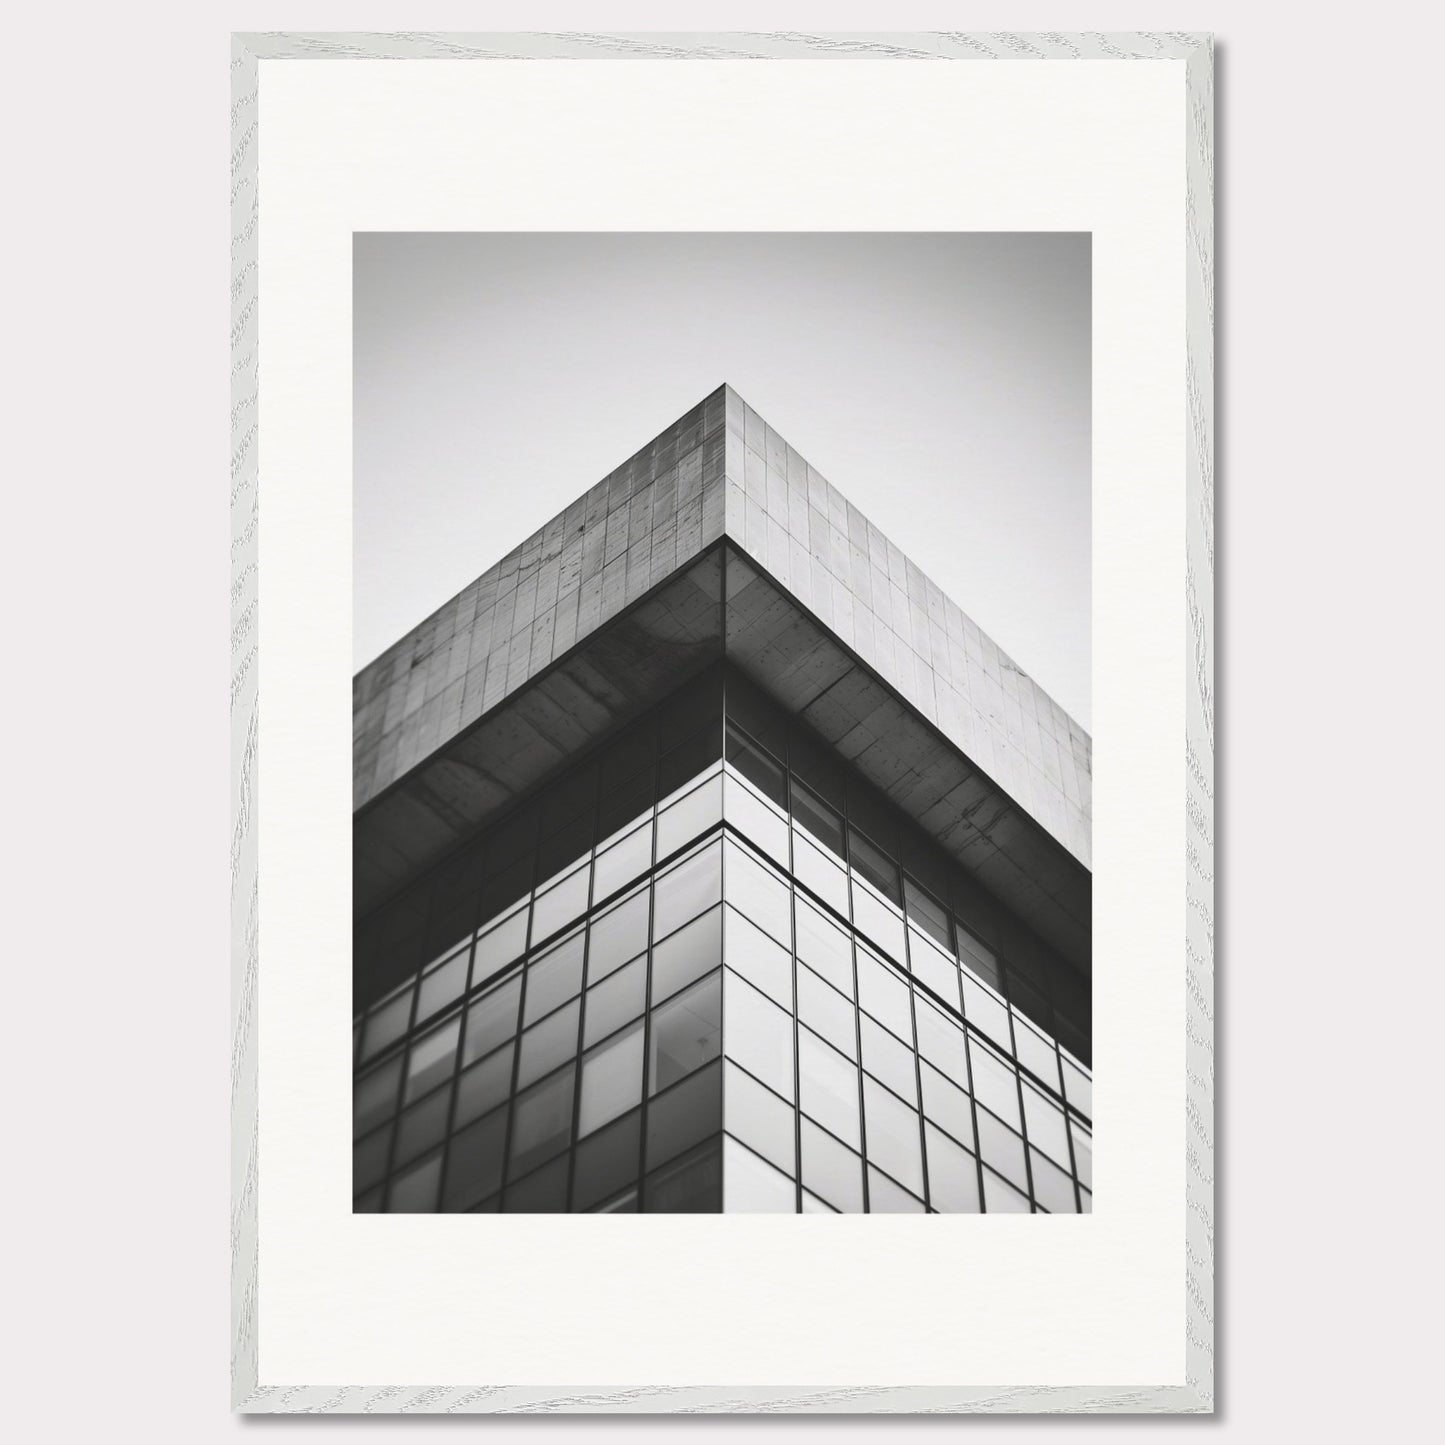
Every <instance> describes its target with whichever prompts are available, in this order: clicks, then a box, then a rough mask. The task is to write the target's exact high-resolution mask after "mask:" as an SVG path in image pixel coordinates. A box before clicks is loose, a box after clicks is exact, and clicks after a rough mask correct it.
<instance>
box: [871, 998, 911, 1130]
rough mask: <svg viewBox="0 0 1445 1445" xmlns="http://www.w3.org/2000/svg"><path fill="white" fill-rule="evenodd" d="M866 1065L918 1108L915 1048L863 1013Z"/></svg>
mask: <svg viewBox="0 0 1445 1445" xmlns="http://www.w3.org/2000/svg"><path fill="white" fill-rule="evenodd" d="M862 1034H863V1067H864V1068H865V1069H867V1070H868V1072H869V1073H870V1074H872V1075H873V1077H874V1078H875V1079H877V1080H878V1081H879V1082H880V1083H883V1084H887V1085H888V1087H889V1088H890V1089H892V1090H893V1092H894V1093H895V1094H897V1095H899V1096H900V1097H901V1098H902V1099H903V1100H904V1101H905V1102H906V1103H907V1104H908V1105H909V1107H910V1108H914V1109H916V1108H917V1107H918V1076H917V1074H916V1072H915V1068H916V1065H915V1063H914V1053H913V1050H912V1049H910V1048H909V1047H908V1045H907V1044H900V1043H899V1042H898V1040H897V1039H895V1038H894V1037H893V1035H892V1034H890V1033H889V1032H888V1030H887V1029H885V1028H880V1027H879V1026H878V1025H877V1024H875V1023H874V1022H873V1020H872V1019H870V1018H869V1017H868V1015H867V1014H864V1015H863V1019H862Z"/></svg>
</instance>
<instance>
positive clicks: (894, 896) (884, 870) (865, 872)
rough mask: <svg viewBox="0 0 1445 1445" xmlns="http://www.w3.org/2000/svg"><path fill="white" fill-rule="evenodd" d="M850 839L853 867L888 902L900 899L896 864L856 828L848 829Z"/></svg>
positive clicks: (896, 901) (895, 901)
mask: <svg viewBox="0 0 1445 1445" xmlns="http://www.w3.org/2000/svg"><path fill="white" fill-rule="evenodd" d="M848 832H849V834H850V836H851V839H852V854H853V869H854V871H855V872H856V873H858V874H859V875H860V876H861V877H863V878H866V879H867V880H868V881H869V882H870V883H871V884H872V885H873V886H874V887H875V888H876V889H877V890H878V891H879V892H880V893H881V894H882V895H883V896H884V897H885V898H887V899H888V900H889V901H890V902H893V903H899V902H901V901H902V899H901V897H900V895H899V891H898V865H897V864H896V863H895V862H894V861H893V860H892V859H891V858H890V857H889V856H888V855H887V854H886V853H885V852H884V851H883V850H882V849H881V848H880V847H878V846H877V844H876V843H873V842H872V841H871V840H870V839H868V838H865V837H864V836H863V834H862V833H860V832H859V831H858V830H857V829H856V828H850V829H849V830H848Z"/></svg>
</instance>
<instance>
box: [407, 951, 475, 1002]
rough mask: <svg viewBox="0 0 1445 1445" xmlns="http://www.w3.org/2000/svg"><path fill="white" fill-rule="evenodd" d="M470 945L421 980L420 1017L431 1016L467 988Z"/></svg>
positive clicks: (453, 1000)
mask: <svg viewBox="0 0 1445 1445" xmlns="http://www.w3.org/2000/svg"><path fill="white" fill-rule="evenodd" d="M471 957H472V952H471V949H470V947H468V948H464V949H462V951H461V952H460V953H458V954H455V955H454V956H453V957H451V958H449V959H447V961H446V962H445V963H443V964H441V965H440V966H439V967H437V968H434V969H433V970H432V971H431V972H430V973H429V974H427V976H426V977H425V978H424V979H422V981H421V997H420V998H419V999H418V1001H417V1006H416V1016H417V1018H418V1019H427V1018H430V1017H431V1016H432V1015H433V1014H434V1013H436V1012H438V1011H439V1010H440V1009H444V1008H445V1007H446V1006H447V1005H448V1004H449V1003H455V1002H456V1001H457V1000H458V999H459V998H460V997H461V996H462V994H463V993H465V992H466V988H467V965H468V964H469V963H470V962H471Z"/></svg>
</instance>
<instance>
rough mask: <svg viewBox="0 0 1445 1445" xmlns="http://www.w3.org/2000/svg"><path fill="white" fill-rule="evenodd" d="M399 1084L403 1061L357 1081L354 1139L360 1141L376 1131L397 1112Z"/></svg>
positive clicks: (393, 1062)
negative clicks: (372, 1130) (366, 1134)
mask: <svg viewBox="0 0 1445 1445" xmlns="http://www.w3.org/2000/svg"><path fill="white" fill-rule="evenodd" d="M400 1085H401V1060H400V1059H393V1060H392V1061H391V1062H390V1063H389V1064H383V1065H382V1066H381V1068H379V1069H373V1070H372V1071H371V1072H370V1073H369V1074H366V1075H364V1076H363V1077H362V1078H360V1079H358V1080H357V1081H356V1091H355V1094H354V1096H353V1098H352V1129H351V1137H352V1138H353V1139H359V1138H360V1137H361V1136H362V1135H363V1134H365V1133H366V1132H367V1130H368V1129H374V1128H375V1127H376V1126H377V1125H378V1124H380V1123H381V1121H382V1120H383V1119H389V1118H391V1116H392V1115H393V1114H394V1113H396V1103H397V1091H398V1089H399V1088H400Z"/></svg>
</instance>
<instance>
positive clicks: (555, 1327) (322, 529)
mask: <svg viewBox="0 0 1445 1445" xmlns="http://www.w3.org/2000/svg"><path fill="white" fill-rule="evenodd" d="M231 73H232V87H233V98H232V110H231V119H232V128H233V148H232V155H231V166H232V186H231V204H232V238H233V239H232V258H233V273H232V330H231V351H232V371H231V374H232V379H233V403H234V404H233V408H232V414H231V425H232V468H231V480H230V486H231V506H232V521H233V534H232V548H231V556H232V576H231V597H232V605H233V613H234V626H233V631H232V649H233V682H232V709H233V797H234V834H233V847H232V858H231V864H232V892H233V992H232V998H233V1008H234V1019H233V1047H234V1059H233V1093H234V1098H233V1117H232V1136H233V1144H232V1148H233V1201H232V1229H231V1239H232V1309H233V1317H232V1329H233V1338H232V1379H233V1398H234V1405H235V1408H237V1409H238V1410H242V1411H247V1412H260V1413H275V1412H297V1411H304V1412H336V1413H359V1412H367V1413H377V1412H382V1413H387V1412H428V1413H488V1412H538V1411H557V1412H571V1413H659V1412H686V1413H699V1412H742V1413H747V1412H769V1413H837V1414H850V1413H865V1412H889V1411H891V1412H900V1413H923V1412H927V1413H938V1412H1012V1413H1035V1412H1070V1411H1078V1412H1089V1413H1108V1412H1117V1413H1125V1412H1130V1413H1142V1412H1163V1413H1184V1412H1209V1411H1211V1410H1212V1409H1213V1403H1214V1368H1213V1360H1214V1338H1213V1224H1214V1196H1213V1159H1214V1124H1213V1117H1214V1116H1213V1048H1214V1041H1213V1007H1212V999H1213V957H1214V954H1213V867H1214V862H1213V788H1214V763H1213V706H1212V677H1213V668H1214V659H1213V654H1212V641H1211V629H1212V617H1213V581H1212V579H1213V561H1214V556H1213V454H1212V397H1213V350H1212V345H1213V343H1212V331H1213V300H1212V297H1213V223H1212V208H1213V174H1212V123H1213V121H1212V108H1213V98H1212V88H1211V51H1210V43H1209V39H1208V37H1207V36H1201V35H1188V34H1174V33H1171V34H1105V33H1091V34H1087V35H1082V34H1080V35H1064V34H1052V33H1051V34H1047V35H998V34H989V35H970V34H962V33H948V34H929V35H911V34H910V35H893V34H850V35H807V36H803V35H798V34H795V33H788V34H779V35H768V34H754V33H748V34H715V35H708V34H689V35H662V34H647V35H599V34H591V33H589V34H585V35H583V34H575V35H524V34H478V35H461V34H438V35H421V34H415V33H408V34H406V35H302V34H282V35H240V36H236V37H235V38H234V49H233V59H232V71H231ZM348 714H349V721H348ZM1004 1216H1007V1217H1004Z"/></svg>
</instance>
